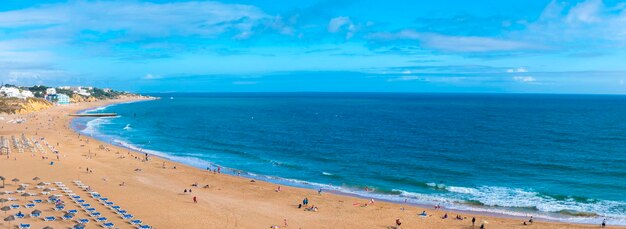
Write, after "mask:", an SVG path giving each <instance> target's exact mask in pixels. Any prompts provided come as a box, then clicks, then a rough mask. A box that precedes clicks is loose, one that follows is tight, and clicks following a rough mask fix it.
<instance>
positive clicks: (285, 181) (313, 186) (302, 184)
mask: <svg viewBox="0 0 626 229" xmlns="http://www.w3.org/2000/svg"><path fill="white" fill-rule="evenodd" d="M156 99H158V97H157V98H156ZM150 100H154V99H148V100H137V101H130V102H122V103H110V104H107V105H105V106H99V107H91V108H87V109H84V110H81V111H79V112H77V113H85V112H90V111H93V110H96V109H99V108H107V107H111V106H115V105H119V104H127V103H135V102H146V101H150ZM95 119H97V117H96V118H93V119H92V120H89V121H87V122H85V124H86V123H88V122H90V121H93V120H95ZM70 121H71V122H74V121H75V120H74V119H71V120H70ZM70 126H71V127H70V129H71V130H72V131H74V132H76V133H81V131H80V130H78V129H75V128H72V127H73V125H70ZM96 135H97V134H96ZM90 137H91V138H92V139H94V140H98V141H103V140H102V139H100V138H98V137H95V136H93V135H91V136H90ZM100 137H102V138H111V139H112V140H113V141H112V142H110V143H108V144H111V145H115V146H118V147H122V148H125V149H128V150H131V151H133V152H135V153H137V154H142V152H143V150H146V151H149V152H148V154H150V155H153V156H156V157H158V158H160V159H162V160H167V161H170V162H174V163H179V164H181V165H184V166H189V167H192V168H195V169H199V170H202V171H205V170H204V169H203V168H202V167H200V166H194V165H191V164H186V163H185V162H182V161H178V160H176V159H174V158H169V157H168V156H165V155H161V154H166V153H164V152H161V151H158V150H153V149H144V148H141V147H137V146H134V147H135V148H132V146H133V145H132V143H129V142H126V141H124V140H120V139H116V138H115V137H116V136H109V135H106V136H105V135H103V134H100ZM116 140H117V141H123V142H125V143H127V144H128V145H129V146H125V145H124V144H121V143H119V142H117V143H113V142H115V141H116ZM138 149H139V150H138ZM153 151H154V152H160V153H159V154H154V153H150V152H153ZM207 163H209V164H210V166H211V167H214V166H218V167H221V168H222V169H223V170H225V171H229V172H231V173H232V174H231V173H223V174H224V175H228V176H231V177H238V178H247V179H257V180H261V181H264V182H268V183H271V184H275V185H286V186H290V187H294V188H305V189H309V190H312V191H316V190H317V188H320V187H321V186H324V187H327V185H323V184H317V183H315V182H309V181H305V180H297V182H296V181H290V180H292V179H289V178H283V177H276V176H273V175H267V174H254V175H250V174H249V173H248V172H247V171H245V170H240V169H235V168H228V167H224V166H221V165H219V164H216V163H213V162H207ZM237 171H239V172H243V173H242V174H241V175H234V174H235V172H237ZM264 177H265V178H264ZM332 187H334V188H331V189H324V192H325V193H331V194H335V195H343V196H349V197H355V198H361V199H364V200H367V199H368V198H375V199H376V200H377V201H383V202H387V203H392V204H398V205H404V206H415V207H420V208H425V209H428V208H432V205H427V204H420V203H406V204H405V203H403V202H402V201H400V200H395V201H394V200H392V199H385V198H378V199H377V198H376V197H372V196H367V195H363V194H359V193H351V192H348V191H342V190H340V189H339V187H335V186H332ZM378 194H380V195H387V194H384V193H378ZM457 205H462V204H459V203H457ZM490 208H491V207H488V206H485V207H484V208H481V209H483V210H484V211H477V210H474V209H456V208H451V209H449V210H450V211H451V212H454V213H462V214H478V215H484V216H492V217H498V218H509V219H517V220H522V221H523V220H525V219H526V218H527V217H525V216H520V215H514V214H507V213H499V212H492V211H489V209H490ZM512 213H515V212H512ZM547 214H549V213H547ZM531 215H532V214H531ZM574 217H575V216H574ZM534 218H535V219H539V220H541V221H545V222H553V223H566V224H570V223H571V224H580V225H597V224H595V223H591V222H568V221H567V219H566V218H564V219H563V220H559V219H558V217H555V218H552V219H551V218H546V217H543V216H535V217H534ZM597 219H600V220H601V217H597Z"/></svg>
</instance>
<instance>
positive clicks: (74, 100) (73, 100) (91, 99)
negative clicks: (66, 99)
mask: <svg viewBox="0 0 626 229" xmlns="http://www.w3.org/2000/svg"><path fill="white" fill-rule="evenodd" d="M95 101H98V99H97V98H95V97H91V96H90V97H85V96H81V95H78V94H73V95H72V97H71V98H70V102H71V103H80V102H95Z"/></svg>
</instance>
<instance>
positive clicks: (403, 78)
mask: <svg viewBox="0 0 626 229" xmlns="http://www.w3.org/2000/svg"><path fill="white" fill-rule="evenodd" d="M414 80H421V81H426V79H425V78H422V77H419V76H400V77H397V78H391V79H387V82H398V81H414Z"/></svg>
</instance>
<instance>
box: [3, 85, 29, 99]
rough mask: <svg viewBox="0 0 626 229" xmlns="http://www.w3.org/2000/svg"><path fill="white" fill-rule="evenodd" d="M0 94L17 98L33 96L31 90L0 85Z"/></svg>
mask: <svg viewBox="0 0 626 229" xmlns="http://www.w3.org/2000/svg"><path fill="white" fill-rule="evenodd" d="M0 94H2V95H4V96H5V97H8V98H18V99H26V98H32V97H35V95H33V92H31V91H29V90H20V89H19V88H16V87H1V88H0Z"/></svg>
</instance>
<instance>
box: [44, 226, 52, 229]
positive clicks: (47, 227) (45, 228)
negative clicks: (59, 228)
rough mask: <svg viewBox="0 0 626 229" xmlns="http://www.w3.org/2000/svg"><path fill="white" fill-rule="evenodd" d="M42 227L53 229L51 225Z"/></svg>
mask: <svg viewBox="0 0 626 229" xmlns="http://www.w3.org/2000/svg"><path fill="white" fill-rule="evenodd" d="M43 229H54V228H53V227H51V226H45V227H44V228H43Z"/></svg>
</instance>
